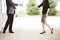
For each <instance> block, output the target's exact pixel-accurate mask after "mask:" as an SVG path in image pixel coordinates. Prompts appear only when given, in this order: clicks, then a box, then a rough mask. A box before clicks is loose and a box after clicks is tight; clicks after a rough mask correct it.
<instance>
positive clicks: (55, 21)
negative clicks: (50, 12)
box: [0, 16, 60, 40]
mask: <svg viewBox="0 0 60 40" xmlns="http://www.w3.org/2000/svg"><path fill="white" fill-rule="evenodd" d="M47 22H48V24H49V25H50V27H51V28H52V27H53V28H54V30H53V34H51V33H50V30H49V29H48V27H47V26H46V33H45V34H40V32H41V31H42V24H41V16H22V17H15V18H14V22H13V31H14V32H15V33H13V34H11V33H9V32H8V30H7V31H6V33H5V34H3V33H0V40H60V17H56V16H48V17H47ZM3 26H4V25H3Z"/></svg>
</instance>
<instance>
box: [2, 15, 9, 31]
mask: <svg viewBox="0 0 60 40" xmlns="http://www.w3.org/2000/svg"><path fill="white" fill-rule="evenodd" d="M7 17H8V19H7V21H6V24H5V27H4V29H3V32H5V31H6V29H7V27H8V25H9V23H10V15H9V14H8V15H7Z"/></svg>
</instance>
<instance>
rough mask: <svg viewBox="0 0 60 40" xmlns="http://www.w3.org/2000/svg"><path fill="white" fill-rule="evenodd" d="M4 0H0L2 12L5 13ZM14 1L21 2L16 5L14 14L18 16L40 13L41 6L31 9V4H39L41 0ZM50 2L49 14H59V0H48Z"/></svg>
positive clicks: (15, 1)
mask: <svg viewBox="0 0 60 40" xmlns="http://www.w3.org/2000/svg"><path fill="white" fill-rule="evenodd" d="M5 1H6V0H2V13H6V3H5ZM13 2H14V3H18V4H19V3H22V4H23V6H17V7H16V14H17V15H18V16H25V15H41V11H42V10H41V9H42V8H39V9H37V8H33V9H31V6H32V5H36V6H38V5H39V4H41V2H42V0H13ZM49 3H50V7H51V8H50V11H49V15H50V16H60V0H49Z"/></svg>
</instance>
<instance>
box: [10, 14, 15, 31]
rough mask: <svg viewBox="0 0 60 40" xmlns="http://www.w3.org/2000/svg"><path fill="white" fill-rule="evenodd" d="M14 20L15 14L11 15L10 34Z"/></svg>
mask: <svg viewBox="0 0 60 40" xmlns="http://www.w3.org/2000/svg"><path fill="white" fill-rule="evenodd" d="M13 19H14V14H11V18H10V24H9V32H12V25H13Z"/></svg>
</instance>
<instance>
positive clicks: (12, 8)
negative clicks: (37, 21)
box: [6, 0, 18, 14]
mask: <svg viewBox="0 0 60 40" xmlns="http://www.w3.org/2000/svg"><path fill="white" fill-rule="evenodd" d="M6 5H7V14H15V9H16V8H15V6H18V4H15V3H13V1H12V0H6Z"/></svg>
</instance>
